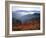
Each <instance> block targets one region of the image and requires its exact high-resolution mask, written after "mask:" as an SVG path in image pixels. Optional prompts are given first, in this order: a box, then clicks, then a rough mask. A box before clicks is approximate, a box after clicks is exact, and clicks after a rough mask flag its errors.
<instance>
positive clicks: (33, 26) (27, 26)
mask: <svg viewBox="0 0 46 38" xmlns="http://www.w3.org/2000/svg"><path fill="white" fill-rule="evenodd" d="M13 25H14V26H13ZM13 25H12V27H13V28H12V30H13V31H20V30H21V31H22V30H40V21H39V20H33V21H31V22H26V23H24V24H20V23H17V24H16V23H15V24H13Z"/></svg>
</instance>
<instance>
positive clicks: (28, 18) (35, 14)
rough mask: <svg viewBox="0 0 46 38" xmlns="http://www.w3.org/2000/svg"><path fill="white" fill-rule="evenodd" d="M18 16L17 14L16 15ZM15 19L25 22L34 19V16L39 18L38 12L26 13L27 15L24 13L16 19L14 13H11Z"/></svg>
mask: <svg viewBox="0 0 46 38" xmlns="http://www.w3.org/2000/svg"><path fill="white" fill-rule="evenodd" d="M18 17H19V15H18ZM12 18H13V19H14V21H15V20H18V21H21V22H22V23H24V22H26V21H31V20H32V19H36V18H40V13H34V14H28V15H24V16H22V17H20V18H18V19H17V17H16V14H15V15H14V14H13V17H12Z"/></svg>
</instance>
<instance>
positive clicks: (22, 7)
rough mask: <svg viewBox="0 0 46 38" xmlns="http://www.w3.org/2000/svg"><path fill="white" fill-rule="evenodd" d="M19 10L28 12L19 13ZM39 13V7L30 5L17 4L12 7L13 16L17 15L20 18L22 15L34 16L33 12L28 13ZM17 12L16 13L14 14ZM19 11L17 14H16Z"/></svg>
mask: <svg viewBox="0 0 46 38" xmlns="http://www.w3.org/2000/svg"><path fill="white" fill-rule="evenodd" d="M19 10H22V11H23V10H25V11H28V12H24V11H23V12H21V11H19ZM33 10H35V11H40V7H39V6H35V5H34V6H31V5H19V4H16V5H15V6H12V13H15V14H19V15H20V16H23V15H27V14H34V13H35V12H29V11H33ZM16 11H17V13H16ZM18 11H19V12H18ZM36 13H39V12H36Z"/></svg>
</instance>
